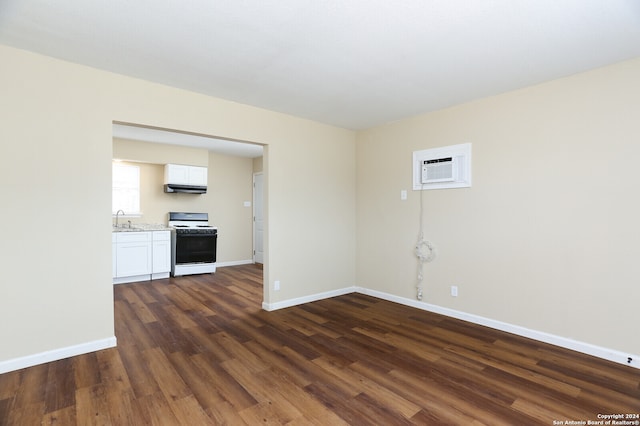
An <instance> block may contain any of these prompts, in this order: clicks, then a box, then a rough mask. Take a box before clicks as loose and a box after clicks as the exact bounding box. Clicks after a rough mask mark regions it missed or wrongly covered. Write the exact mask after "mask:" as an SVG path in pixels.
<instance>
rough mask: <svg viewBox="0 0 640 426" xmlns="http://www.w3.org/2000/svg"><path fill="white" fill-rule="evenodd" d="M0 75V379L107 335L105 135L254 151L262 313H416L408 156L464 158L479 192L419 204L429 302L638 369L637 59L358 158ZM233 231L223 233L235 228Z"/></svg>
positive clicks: (60, 82)
mask: <svg viewBox="0 0 640 426" xmlns="http://www.w3.org/2000/svg"><path fill="white" fill-rule="evenodd" d="M0 62H1V63H2V67H0V95H1V96H0V116H1V117H2V118H3V124H2V126H0V155H1V156H2V158H3V159H4V162H3V167H2V168H0V178H1V180H0V182H2V183H1V184H0V185H2V188H1V189H2V197H3V202H2V204H0V221H2V223H4V224H5V229H4V231H3V238H2V239H0V256H2V257H1V258H2V259H3V265H4V266H5V267H4V268H3V279H2V284H0V324H5V325H6V324H11V326H10V327H7V326H4V327H0V341H2V343H3V344H2V345H0V364H1V363H3V362H5V361H7V360H12V359H16V358H22V357H28V356H31V355H34V354H35V355H37V354H41V353H44V352H46V351H56V350H60V349H63V348H67V347H72V346H74V345H83V344H86V343H87V342H92V341H96V340H100V339H107V338H109V337H112V336H113V333H114V330H113V288H112V285H111V253H110V251H109V250H110V246H111V242H110V239H111V233H110V229H111V227H110V224H111V212H110V210H111V205H110V204H111V197H110V193H111V159H112V154H113V150H112V122H113V121H118V122H124V123H133V124H141V125H148V126H153V127H159V128H166V129H174V130H179V131H188V132H193V133H197V134H205V135H210V136H216V137H226V138H230V139H235V140H243V141H249V142H256V143H262V144H265V153H264V158H263V167H264V173H265V188H266V194H265V195H266V200H265V204H266V216H267V221H268V229H267V233H266V234H267V235H266V264H265V280H266V282H267V283H268V284H269V285H268V286H267V288H266V289H265V301H266V302H267V303H277V302H279V301H286V300H290V299H294V298H297V297H303V296H307V295H313V294H317V293H322V292H330V291H332V290H337V289H342V288H345V287H348V286H352V285H354V284H356V285H359V286H362V287H366V288H370V289H372V290H377V291H382V292H386V293H389V294H392V295H397V296H399V297H404V298H408V299H413V297H414V295H415V291H414V285H415V271H416V269H415V268H416V261H415V259H414V257H413V256H412V248H413V245H414V243H415V238H416V234H417V231H418V210H419V206H418V204H419V200H418V193H417V192H414V191H411V190H410V183H411V153H412V151H414V150H421V149H425V148H430V147H436V146H445V145H450V144H457V143H463V142H471V143H472V144H473V187H472V188H469V189H457V190H441V191H430V192H426V193H424V197H425V198H424V199H425V207H426V212H425V230H426V235H427V238H429V239H430V240H431V241H432V242H433V243H434V244H435V245H436V247H437V249H438V257H437V258H436V260H435V261H434V262H433V263H431V264H428V265H427V266H426V268H425V270H426V279H425V298H424V302H426V303H431V304H435V305H439V306H443V307H449V308H452V309H455V310H458V311H461V312H468V313H470V314H476V315H481V316H484V317H487V318H492V319H495V320H498V321H504V322H507V323H511V324H515V325H519V326H523V327H528V328H531V329H534V330H539V331H541V332H547V333H552V334H555V335H558V336H563V337H566V338H571V339H576V340H579V341H583V342H587V343H592V344H595V345H601V346H603V347H607V348H612V349H615V350H620V351H628V352H630V353H640V342H639V341H638V340H637V339H635V333H636V331H635V324H636V323H637V321H636V313H637V301H638V300H640V293H639V292H640V286H638V285H637V277H636V273H635V272H636V267H635V264H636V259H637V258H638V257H639V256H638V255H639V254H640V253H638V252H639V250H640V249H638V245H637V244H636V242H635V241H636V239H637V237H638V236H639V235H638V234H639V233H640V232H639V231H638V226H637V224H636V221H637V218H638V217H640V214H639V213H640V206H639V203H638V201H637V198H638V197H637V194H638V189H639V188H638V178H637V176H636V173H635V170H636V169H637V167H636V164H635V160H636V159H637V158H639V157H640V155H639V154H640V152H639V150H640V144H638V143H637V137H636V135H637V134H638V130H639V129H638V124H637V121H638V120H637V111H639V110H640V93H639V86H638V80H637V75H640V60H635V61H629V62H626V63H622V64H618V65H614V66H610V67H605V68H602V69H599V70H595V71H592V72H589V73H584V74H580V75H576V76H573V77H570V78H566V79H562V80H558V81H554V82H550V83H547V84H543V85H540V86H536V87H531V88H528V89H525V90H520V91H516V92H511V93H507V94H504V95H501V96H496V97H493V98H488V99H485V100H481V101H477V102H473V103H469V104H465V105H461V106H458V107H454V108H450V109H447V110H444V111H439V112H435V113H432V114H426V115H422V116H419V117H414V118H411V119H406V120H402V121H399V122H395V123H392V124H389V125H387V126H381V127H378V128H375V129H371V130H368V131H363V132H360V133H359V134H358V135H357V142H356V135H355V134H354V133H353V132H351V131H347V130H344V129H338V128H334V127H331V126H326V125H323V124H319V123H314V122H311V121H308V120H302V119H298V118H295V117H291V116H287V115H284V114H279V113H275V112H270V111H265V110H261V109H259V108H253V107H249V106H246V105H240V104H236V103H232V102H227V101H223V100H220V99H215V98H211V97H207V96H203V95H198V94H194V93H190V92H187V91H182V90H178V89H174V88H169V87H166V86H162V85H158V84H153V83H149V82H145V81H141V80H137V79H133V78H128V77H124V76H120V75H116V74H111V73H107V72H102V71H98V70H95V69H91V68H87V67H83V66H79V65H74V64H70V63H67V62H63V61H58V60H55V59H52V58H48V57H44V56H41V55H36V54H32V53H28V52H25V51H20V50H16V49H13V48H9V47H5V46H0ZM208 162H209V164H210V166H215V164H216V162H217V159H216V158H212V157H209V158H208ZM224 164H225V167H229V168H234V167H235V165H232V162H225V163H224ZM242 167H244V164H243V166H242ZM247 167H248V168H249V169H251V170H253V167H254V166H253V165H251V166H247ZM222 169H224V167H223V168H221V170H222ZM216 184H217V183H216V182H215V180H213V181H212V182H211V185H212V186H215V185H216ZM356 189H357V197H356ZM402 189H407V190H409V199H408V200H407V201H404V202H402V201H400V196H399V193H400V190H402ZM237 201H244V197H238V199H237ZM163 208H164V207H163ZM240 210H241V211H242V212H244V210H242V209H240ZM212 211H214V212H215V209H213V208H212ZM227 214H228V215H229V216H231V215H233V213H231V212H229V213H225V215H227ZM225 215H222V216H221V217H219V218H215V220H216V221H217V220H219V221H220V223H224V221H226V220H228V221H229V223H231V219H230V218H229V217H226V216H225ZM356 219H357V220H356ZM15 223H18V224H37V225H38V226H13V225H10V224H15ZM356 223H357V227H356ZM229 226H234V225H229ZM225 227H226V225H225ZM356 241H357V243H358V247H357V248H358V251H357V257H356ZM275 280H279V281H280V282H281V290H280V291H279V292H275V291H272V290H271V288H272V284H273V281H275ZM450 285H458V287H459V289H460V295H459V297H458V298H455V299H454V298H451V297H450V296H449V295H448V294H449V286H450Z"/></svg>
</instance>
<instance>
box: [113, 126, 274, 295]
mask: <svg viewBox="0 0 640 426" xmlns="http://www.w3.org/2000/svg"><path fill="white" fill-rule="evenodd" d="M123 128H124V130H123ZM130 130H133V131H130ZM147 130H148V129H144V128H137V127H135V128H134V127H131V126H120V125H116V124H114V137H113V168H114V176H117V175H118V172H117V171H116V169H122V170H124V171H125V173H124V175H125V176H127V175H129V177H131V176H133V179H131V180H133V181H136V178H137V180H138V182H139V186H138V188H137V189H136V188H128V187H126V185H125V186H124V189H123V188H120V190H118V189H117V188H116V187H118V186H119V185H120V186H123V185H121V184H120V183H116V180H114V195H113V199H114V209H116V206H118V207H125V208H119V209H116V210H115V211H113V212H112V213H113V222H112V258H113V283H114V284H122V283H127V282H136V281H147V280H152V279H163V278H168V277H169V276H181V275H189V274H201V273H215V271H216V267H219V266H232V265H240V264H247V263H254V259H255V258H254V253H255V252H254V250H255V247H254V246H255V241H254V240H255V236H254V201H255V199H254V190H253V188H254V184H253V182H254V179H255V177H256V175H258V176H260V177H261V175H262V167H263V165H262V146H256V145H252V144H240V143H236V145H238V146H234V147H233V148H234V149H235V150H232V151H228V150H227V151H224V150H219V149H218V150H216V149H215V147H214V145H215V144H214V143H211V142H212V141H210V140H207V139H203V140H201V141H198V140H196V144H195V145H194V144H191V145H186V144H185V142H184V139H182V140H180V138H177V139H176V138H175V136H176V135H175V134H167V132H161V133H159V132H160V131H156V130H155V129H153V130H150V131H147ZM141 134H142V136H140V135H141ZM168 136H173V137H168ZM142 139H144V140H142ZM201 139H202V138H201ZM173 141H177V142H176V143H171V142H173ZM197 142H203V143H204V144H202V143H201V144H200V145H201V146H197ZM237 148H240V150H238V149H237ZM257 148H259V149H257ZM243 149H245V151H243ZM136 191H137V192H136ZM122 194H124V196H123V195H122ZM132 194H133V195H132ZM122 196H123V197H124V199H120V197H122ZM129 198H131V199H133V200H136V198H137V204H136V202H135V201H131V200H130V199H129ZM261 202H262V199H261V198H260V199H259V205H261V204H262V203H261ZM259 240H261V239H260V238H259ZM259 242H260V241H259Z"/></svg>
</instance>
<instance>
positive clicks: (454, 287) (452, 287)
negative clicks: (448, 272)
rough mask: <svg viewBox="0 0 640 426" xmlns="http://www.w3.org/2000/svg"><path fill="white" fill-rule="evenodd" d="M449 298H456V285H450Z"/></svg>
mask: <svg viewBox="0 0 640 426" xmlns="http://www.w3.org/2000/svg"><path fill="white" fill-rule="evenodd" d="M451 296H452V297H458V286H457V285H452V286H451Z"/></svg>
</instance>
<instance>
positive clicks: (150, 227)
mask: <svg viewBox="0 0 640 426" xmlns="http://www.w3.org/2000/svg"><path fill="white" fill-rule="evenodd" d="M171 229H172V228H169V227H168V226H166V225H162V224H159V223H132V224H131V228H129V224H124V225H119V226H118V227H117V228H116V227H115V225H112V227H111V230H112V232H150V231H171Z"/></svg>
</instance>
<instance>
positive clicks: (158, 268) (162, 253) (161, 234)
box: [151, 231, 171, 279]
mask: <svg viewBox="0 0 640 426" xmlns="http://www.w3.org/2000/svg"><path fill="white" fill-rule="evenodd" d="M152 234H153V236H152V241H153V248H152V256H151V257H152V259H153V260H152V265H151V275H152V276H151V279H158V278H167V277H168V276H169V272H171V232H169V231H156V232H152Z"/></svg>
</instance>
